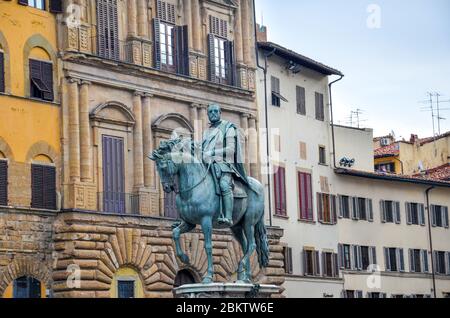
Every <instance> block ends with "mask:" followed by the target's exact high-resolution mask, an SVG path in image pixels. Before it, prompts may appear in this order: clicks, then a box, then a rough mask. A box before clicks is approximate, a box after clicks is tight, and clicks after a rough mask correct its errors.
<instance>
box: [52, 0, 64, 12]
mask: <svg viewBox="0 0 450 318" xmlns="http://www.w3.org/2000/svg"><path fill="white" fill-rule="evenodd" d="M50 12H52V13H63V4H62V0H50Z"/></svg>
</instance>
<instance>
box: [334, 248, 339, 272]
mask: <svg viewBox="0 0 450 318" xmlns="http://www.w3.org/2000/svg"><path fill="white" fill-rule="evenodd" d="M333 277H339V256H338V254H336V253H333Z"/></svg>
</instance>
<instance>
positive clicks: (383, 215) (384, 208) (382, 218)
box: [380, 200, 386, 223]
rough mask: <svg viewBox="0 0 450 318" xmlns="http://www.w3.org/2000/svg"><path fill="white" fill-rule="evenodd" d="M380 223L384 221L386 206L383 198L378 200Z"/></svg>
mask: <svg viewBox="0 0 450 318" xmlns="http://www.w3.org/2000/svg"><path fill="white" fill-rule="evenodd" d="M380 217H381V223H386V207H385V204H384V201H383V200H380Z"/></svg>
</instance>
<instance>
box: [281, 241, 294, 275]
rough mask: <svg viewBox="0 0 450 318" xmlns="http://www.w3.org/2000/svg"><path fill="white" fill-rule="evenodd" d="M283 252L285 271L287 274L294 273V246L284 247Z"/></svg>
mask: <svg viewBox="0 0 450 318" xmlns="http://www.w3.org/2000/svg"><path fill="white" fill-rule="evenodd" d="M283 254H284V271H285V272H286V274H292V273H293V266H292V248H290V247H287V246H286V247H283Z"/></svg>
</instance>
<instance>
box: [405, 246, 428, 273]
mask: <svg viewBox="0 0 450 318" xmlns="http://www.w3.org/2000/svg"><path fill="white" fill-rule="evenodd" d="M409 269H410V271H411V272H412V273H428V251H427V250H418V249H410V250H409Z"/></svg>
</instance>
